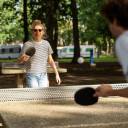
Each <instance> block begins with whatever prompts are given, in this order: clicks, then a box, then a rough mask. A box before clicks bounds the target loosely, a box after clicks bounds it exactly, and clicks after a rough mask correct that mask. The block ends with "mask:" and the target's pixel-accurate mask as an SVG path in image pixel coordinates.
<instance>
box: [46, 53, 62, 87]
mask: <svg viewBox="0 0 128 128" xmlns="http://www.w3.org/2000/svg"><path fill="white" fill-rule="evenodd" d="M48 62H49V63H50V65H51V67H52V69H53V70H54V72H55V75H56V81H57V83H58V84H60V83H61V80H60V77H59V73H58V71H57V68H56V65H55V62H54V60H53V58H52V56H51V55H50V54H49V55H48Z"/></svg>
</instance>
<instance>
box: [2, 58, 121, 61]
mask: <svg viewBox="0 0 128 128" xmlns="http://www.w3.org/2000/svg"><path fill="white" fill-rule="evenodd" d="M16 61H17V59H14V60H0V62H16ZM71 61H72V59H58V62H71ZM84 61H85V62H89V61H90V58H84ZM117 61H118V59H117V58H114V57H100V58H94V62H117Z"/></svg>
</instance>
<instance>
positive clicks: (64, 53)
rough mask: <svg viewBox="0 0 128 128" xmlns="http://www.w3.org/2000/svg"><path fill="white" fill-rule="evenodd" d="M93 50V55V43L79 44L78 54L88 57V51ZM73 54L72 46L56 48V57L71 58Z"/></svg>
mask: <svg viewBox="0 0 128 128" xmlns="http://www.w3.org/2000/svg"><path fill="white" fill-rule="evenodd" d="M91 50H93V55H94V57H95V46H94V45H80V56H81V57H84V58H86V57H90V51H91ZM73 56H74V46H64V47H63V48H62V49H59V50H58V58H73Z"/></svg>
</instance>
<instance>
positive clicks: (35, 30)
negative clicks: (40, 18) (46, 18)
mask: <svg viewBox="0 0 128 128" xmlns="http://www.w3.org/2000/svg"><path fill="white" fill-rule="evenodd" d="M32 30H33V31H34V32H37V31H39V32H41V31H42V29H32Z"/></svg>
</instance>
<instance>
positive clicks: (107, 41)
mask: <svg viewBox="0 0 128 128" xmlns="http://www.w3.org/2000/svg"><path fill="white" fill-rule="evenodd" d="M106 43H107V56H109V53H110V52H109V51H110V49H109V45H110V44H109V40H108V38H107V37H106Z"/></svg>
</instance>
